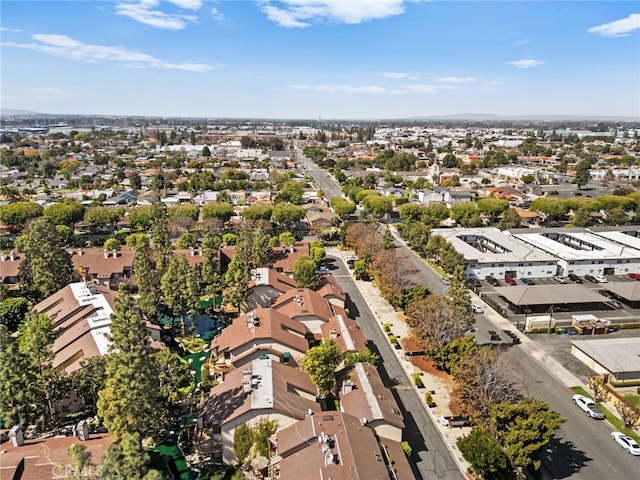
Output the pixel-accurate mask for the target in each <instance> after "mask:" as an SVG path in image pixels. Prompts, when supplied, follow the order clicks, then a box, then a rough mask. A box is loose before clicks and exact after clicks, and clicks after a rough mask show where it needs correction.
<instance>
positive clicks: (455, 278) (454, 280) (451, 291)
mask: <svg viewBox="0 0 640 480" xmlns="http://www.w3.org/2000/svg"><path fill="white" fill-rule="evenodd" d="M464 272H465V268H464V265H456V267H455V269H454V270H453V275H452V276H451V283H450V284H449V288H448V289H447V297H448V298H449V301H450V302H451V303H452V304H453V305H454V306H456V307H457V308H458V309H459V310H460V312H461V313H462V314H463V315H464V314H466V315H468V316H469V317H471V294H470V293H469V287H468V286H467V282H466V281H465V274H464ZM469 321H470V322H471V323H472V322H473V320H472V319H471V318H469Z"/></svg>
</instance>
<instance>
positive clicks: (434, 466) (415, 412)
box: [327, 251, 464, 480]
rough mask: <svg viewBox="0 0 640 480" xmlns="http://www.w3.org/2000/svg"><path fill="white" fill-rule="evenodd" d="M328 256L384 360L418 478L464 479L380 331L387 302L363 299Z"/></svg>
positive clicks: (353, 311)
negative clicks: (400, 412) (402, 419)
mask: <svg viewBox="0 0 640 480" xmlns="http://www.w3.org/2000/svg"><path fill="white" fill-rule="evenodd" d="M328 253H329V256H328V257H327V258H328V260H329V261H330V265H331V267H330V268H331V273H332V274H333V275H334V276H335V277H336V280H337V281H338V283H339V284H340V286H341V287H342V289H343V290H344V291H345V293H347V294H348V295H349V299H350V300H351V304H349V311H350V314H351V316H353V317H354V318H355V319H356V320H357V322H358V324H359V325H360V328H362V330H363V332H364V334H365V336H366V338H367V339H369V341H370V348H371V350H373V351H375V352H376V353H378V354H379V355H380V357H381V359H382V362H381V366H380V373H381V375H382V377H383V380H384V381H385V384H386V385H387V386H395V387H396V388H394V389H393V390H392V391H393V393H394V396H395V397H396V400H397V401H398V403H399V404H400V409H401V411H402V415H403V417H404V421H405V424H406V428H405V430H404V434H403V437H404V439H405V440H407V441H408V442H409V444H410V445H411V447H412V449H413V459H414V461H415V462H416V466H417V468H418V472H417V473H416V478H422V479H424V480H428V479H442V480H448V479H452V480H453V479H455V480H460V479H461V478H464V477H463V475H462V473H461V471H460V469H459V468H458V465H457V464H456V462H455V460H454V458H453V457H452V454H451V452H450V451H449V449H448V448H447V445H446V444H445V443H444V441H443V439H442V437H441V435H440V432H439V431H438V427H437V426H436V425H434V423H433V421H432V420H431V418H430V417H429V414H428V413H427V411H426V410H425V406H424V403H423V402H422V399H421V398H420V397H419V396H418V393H417V392H416V390H415V389H414V388H413V387H412V384H411V381H410V379H409V378H408V377H407V374H406V373H405V369H404V368H403V366H402V365H401V361H402V360H400V359H399V358H398V354H397V353H396V350H395V349H393V348H392V347H391V345H390V344H389V342H388V340H387V338H386V336H385V335H384V334H383V332H382V330H381V328H380V322H381V321H382V320H383V319H384V318H385V316H387V315H389V314H391V315H394V312H393V309H392V308H391V307H390V306H389V305H388V304H386V302H385V301H384V300H382V299H380V298H377V299H376V298H373V297H372V296H371V295H370V294H367V293H366V292H365V295H367V298H365V297H363V295H362V293H361V292H360V290H359V289H358V288H357V286H356V284H355V281H354V280H353V276H352V275H351V272H350V271H349V270H347V269H346V267H345V266H344V263H343V262H342V261H341V260H339V259H338V258H337V257H335V256H332V255H331V251H329V252H328ZM372 310H373V311H372ZM385 321H386V320H385ZM398 387H399V388H398ZM402 387H408V388H402Z"/></svg>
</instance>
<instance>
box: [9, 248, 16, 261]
mask: <svg viewBox="0 0 640 480" xmlns="http://www.w3.org/2000/svg"><path fill="white" fill-rule="evenodd" d="M15 259H16V252H15V251H14V250H11V253H10V254H9V260H11V261H12V262H13V261H14V260H15Z"/></svg>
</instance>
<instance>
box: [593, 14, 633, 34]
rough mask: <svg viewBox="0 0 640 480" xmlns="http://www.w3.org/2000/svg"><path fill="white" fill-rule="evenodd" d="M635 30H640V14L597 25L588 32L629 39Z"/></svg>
mask: <svg viewBox="0 0 640 480" xmlns="http://www.w3.org/2000/svg"><path fill="white" fill-rule="evenodd" d="M634 30H640V13H632V14H631V15H629V16H628V17H627V18H622V19H620V20H616V21H615V22H609V23H603V24H602V25H596V26H595V27H591V28H590V29H589V30H587V31H588V32H589V33H595V34H596V35H601V36H603V37H628V36H629V34H630V33H631V32H633V31H634Z"/></svg>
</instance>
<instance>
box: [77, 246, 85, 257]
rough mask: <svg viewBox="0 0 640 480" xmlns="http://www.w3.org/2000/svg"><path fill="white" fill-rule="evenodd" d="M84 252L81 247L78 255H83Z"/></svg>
mask: <svg viewBox="0 0 640 480" xmlns="http://www.w3.org/2000/svg"><path fill="white" fill-rule="evenodd" d="M83 253H84V252H83V251H82V249H81V248H79V249H78V255H80V256H82V254H83Z"/></svg>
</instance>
